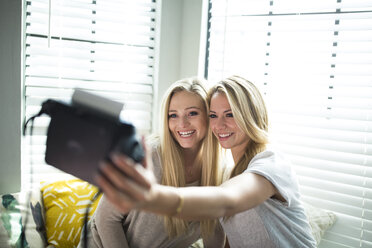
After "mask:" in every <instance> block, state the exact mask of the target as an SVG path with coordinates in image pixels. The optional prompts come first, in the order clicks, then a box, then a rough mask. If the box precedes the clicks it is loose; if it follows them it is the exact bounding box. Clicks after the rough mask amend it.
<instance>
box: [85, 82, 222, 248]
mask: <svg viewBox="0 0 372 248" xmlns="http://www.w3.org/2000/svg"><path fill="white" fill-rule="evenodd" d="M208 111H209V110H208V104H207V91H206V88H205V83H204V80H202V79H198V78H187V79H183V80H179V81H177V82H175V83H174V84H172V85H171V86H170V87H169V89H168V90H167V92H166V93H165V95H164V97H163V101H162V111H161V118H160V119H161V121H162V123H161V124H160V132H159V134H154V135H152V136H150V137H149V138H148V139H147V142H146V143H147V146H148V147H149V148H148V149H149V150H150V152H151V154H152V163H153V171H154V175H155V180H156V181H157V182H158V183H159V184H162V185H167V186H173V187H186V186H215V185H219V184H220V183H221V176H220V174H221V173H220V169H219V166H218V164H217V163H216V161H217V160H215V159H213V160H210V159H209V156H208V155H207V149H206V147H209V145H208V146H207V145H206V143H207V142H208V140H207V139H206V134H207V131H208V130H209V129H208V123H209V120H208V117H207V113H208ZM110 166H112V168H113V169H114V170H116V173H118V171H117V168H115V166H113V165H110ZM119 174H120V173H119ZM122 182H125V181H124V180H123V181H122ZM112 183H113V182H112ZM114 183H115V182H114ZM89 229H90V235H89V239H88V247H110V248H115V247H128V246H129V247H132V248H134V247H159V248H160V247H189V246H190V245H191V244H193V243H194V242H195V241H197V240H198V239H199V238H200V236H201V234H202V236H203V238H204V239H203V241H204V245H205V246H206V247H222V246H223V242H224V234H223V232H221V229H219V224H218V222H217V221H216V220H207V221H202V222H199V221H193V222H190V221H187V220H182V219H180V218H176V217H172V216H164V217H163V218H159V217H158V216H156V215H154V214H151V213H146V212H140V211H136V210H131V211H128V212H119V211H117V210H116V209H115V208H114V206H113V205H112V204H110V202H109V201H107V198H106V195H105V194H104V195H103V197H102V199H101V200H100V202H99V204H98V207H97V210H96V212H95V213H94V215H93V217H92V220H91V221H90V222H89ZM81 243H82V242H81Z"/></svg>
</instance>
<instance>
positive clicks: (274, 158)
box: [248, 149, 291, 169]
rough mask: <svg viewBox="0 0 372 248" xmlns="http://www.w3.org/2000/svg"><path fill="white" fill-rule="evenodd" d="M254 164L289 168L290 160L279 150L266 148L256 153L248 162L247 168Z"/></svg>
mask: <svg viewBox="0 0 372 248" xmlns="http://www.w3.org/2000/svg"><path fill="white" fill-rule="evenodd" d="M256 166H267V167H280V168H281V169H290V167H291V162H290V160H289V159H288V158H287V157H286V156H285V155H284V154H283V153H281V152H279V151H277V150H274V149H267V150H265V151H263V152H260V153H258V154H257V155H256V156H254V157H253V158H252V160H251V161H250V162H249V164H248V169H249V168H253V167H256Z"/></svg>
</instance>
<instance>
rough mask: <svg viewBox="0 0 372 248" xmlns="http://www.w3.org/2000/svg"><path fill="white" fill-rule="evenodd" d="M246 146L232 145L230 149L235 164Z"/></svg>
mask: <svg viewBox="0 0 372 248" xmlns="http://www.w3.org/2000/svg"><path fill="white" fill-rule="evenodd" d="M245 149H246V146H240V147H234V148H232V149H231V154H232V156H233V159H234V164H237V163H238V162H239V160H240V159H241V158H242V157H243V155H244V153H245Z"/></svg>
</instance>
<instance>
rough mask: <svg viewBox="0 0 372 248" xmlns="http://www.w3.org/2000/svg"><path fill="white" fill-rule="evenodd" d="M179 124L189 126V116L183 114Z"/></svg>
mask: <svg viewBox="0 0 372 248" xmlns="http://www.w3.org/2000/svg"><path fill="white" fill-rule="evenodd" d="M178 124H179V125H180V127H187V126H188V125H189V124H190V122H189V119H188V118H187V116H183V117H182V118H180V120H179V123H178Z"/></svg>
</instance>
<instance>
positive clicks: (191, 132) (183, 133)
mask: <svg viewBox="0 0 372 248" xmlns="http://www.w3.org/2000/svg"><path fill="white" fill-rule="evenodd" d="M178 133H179V134H180V135H181V136H182V137H190V136H191V135H192V134H193V133H195V130H194V131H187V132H178Z"/></svg>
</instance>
